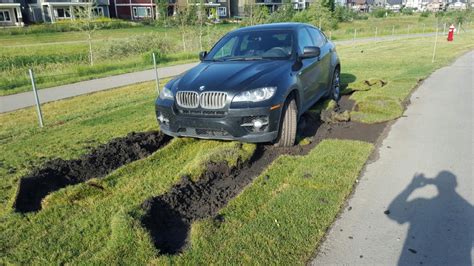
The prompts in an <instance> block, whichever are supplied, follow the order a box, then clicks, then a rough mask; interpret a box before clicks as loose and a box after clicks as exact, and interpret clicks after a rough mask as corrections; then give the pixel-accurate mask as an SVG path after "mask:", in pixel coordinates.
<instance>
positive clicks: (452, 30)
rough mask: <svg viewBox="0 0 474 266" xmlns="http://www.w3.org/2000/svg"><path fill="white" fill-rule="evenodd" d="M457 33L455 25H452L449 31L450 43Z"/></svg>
mask: <svg viewBox="0 0 474 266" xmlns="http://www.w3.org/2000/svg"><path fill="white" fill-rule="evenodd" d="M455 32H456V28H455V27H454V24H451V26H449V31H448V42H452V41H453V40H454V33H455Z"/></svg>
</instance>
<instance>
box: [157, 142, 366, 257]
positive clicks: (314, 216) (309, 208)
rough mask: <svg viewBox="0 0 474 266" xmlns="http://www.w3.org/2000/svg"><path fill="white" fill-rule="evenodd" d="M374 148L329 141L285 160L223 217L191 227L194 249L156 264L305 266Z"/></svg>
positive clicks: (240, 196) (270, 170)
mask: <svg viewBox="0 0 474 266" xmlns="http://www.w3.org/2000/svg"><path fill="white" fill-rule="evenodd" d="M372 149H373V145H372V144H369V143H364V142H358V141H347V140H325V141H323V142H321V143H320V144H319V145H318V146H317V147H316V148H314V149H313V150H312V151H311V152H310V153H309V154H308V155H306V156H282V157H280V158H278V159H277V160H276V161H274V162H273V163H272V164H271V165H270V166H269V167H268V168H267V169H266V170H265V172H263V173H262V174H261V175H260V176H259V177H258V178H257V179H256V180H255V181H254V182H253V183H252V184H251V185H250V186H249V187H247V188H246V189H245V190H244V191H243V192H242V193H241V194H240V195H239V196H237V197H236V198H235V199H233V200H232V201H231V202H230V203H229V204H228V205H227V206H226V207H225V208H223V209H222V210H221V211H220V212H219V213H220V214H221V215H223V217H224V222H223V223H219V222H215V221H214V220H213V219H212V218H209V219H205V220H202V221H198V222H196V223H194V224H193V225H192V229H191V236H190V237H191V238H190V240H191V247H190V249H189V250H187V251H185V252H184V253H183V254H181V255H178V256H161V257H158V258H157V259H156V260H155V261H154V262H153V264H158V265H163V264H187V265H209V264H259V265H268V264H282V265H290V264H291V265H293V264H304V263H305V262H306V261H307V260H308V259H309V258H310V257H311V255H312V254H313V253H314V248H315V247H316V246H317V244H318V242H319V240H320V239H321V237H322V236H323V235H324V233H325V232H326V230H327V228H328V227H329V226H330V224H331V223H332V221H333V220H334V217H335V216H336V214H337V213H338V211H339V209H340V208H341V206H342V205H343V204H344V201H345V199H346V197H347V196H348V195H349V193H350V192H351V190H352V186H353V184H354V181H355V179H356V178H357V176H358V175H359V172H360V171H361V169H362V167H363V165H364V163H365V161H366V160H367V158H368V156H369V155H370V153H371V151H372Z"/></svg>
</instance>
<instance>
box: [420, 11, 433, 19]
mask: <svg viewBox="0 0 474 266" xmlns="http://www.w3.org/2000/svg"><path fill="white" fill-rule="evenodd" d="M430 14H431V13H430V12H429V11H423V12H421V14H420V17H422V18H427V17H429V16H430Z"/></svg>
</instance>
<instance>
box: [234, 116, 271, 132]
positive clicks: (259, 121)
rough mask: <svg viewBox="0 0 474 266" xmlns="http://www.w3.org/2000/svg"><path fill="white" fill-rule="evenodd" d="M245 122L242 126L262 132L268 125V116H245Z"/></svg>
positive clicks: (252, 130)
mask: <svg viewBox="0 0 474 266" xmlns="http://www.w3.org/2000/svg"><path fill="white" fill-rule="evenodd" d="M243 120H244V123H243V124H241V126H243V127H246V128H247V129H248V130H250V131H251V132H260V131H263V130H265V128H266V127H265V126H266V125H268V117H266V116H257V117H255V116H254V117H245V118H244V119H243Z"/></svg>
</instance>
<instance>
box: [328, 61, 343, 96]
mask: <svg viewBox="0 0 474 266" xmlns="http://www.w3.org/2000/svg"><path fill="white" fill-rule="evenodd" d="M329 98H330V99H333V100H334V101H336V102H337V101H339V99H340V98H341V73H340V70H339V68H336V69H335V70H334V74H333V75H332V82H331V88H330V90H329Z"/></svg>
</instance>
